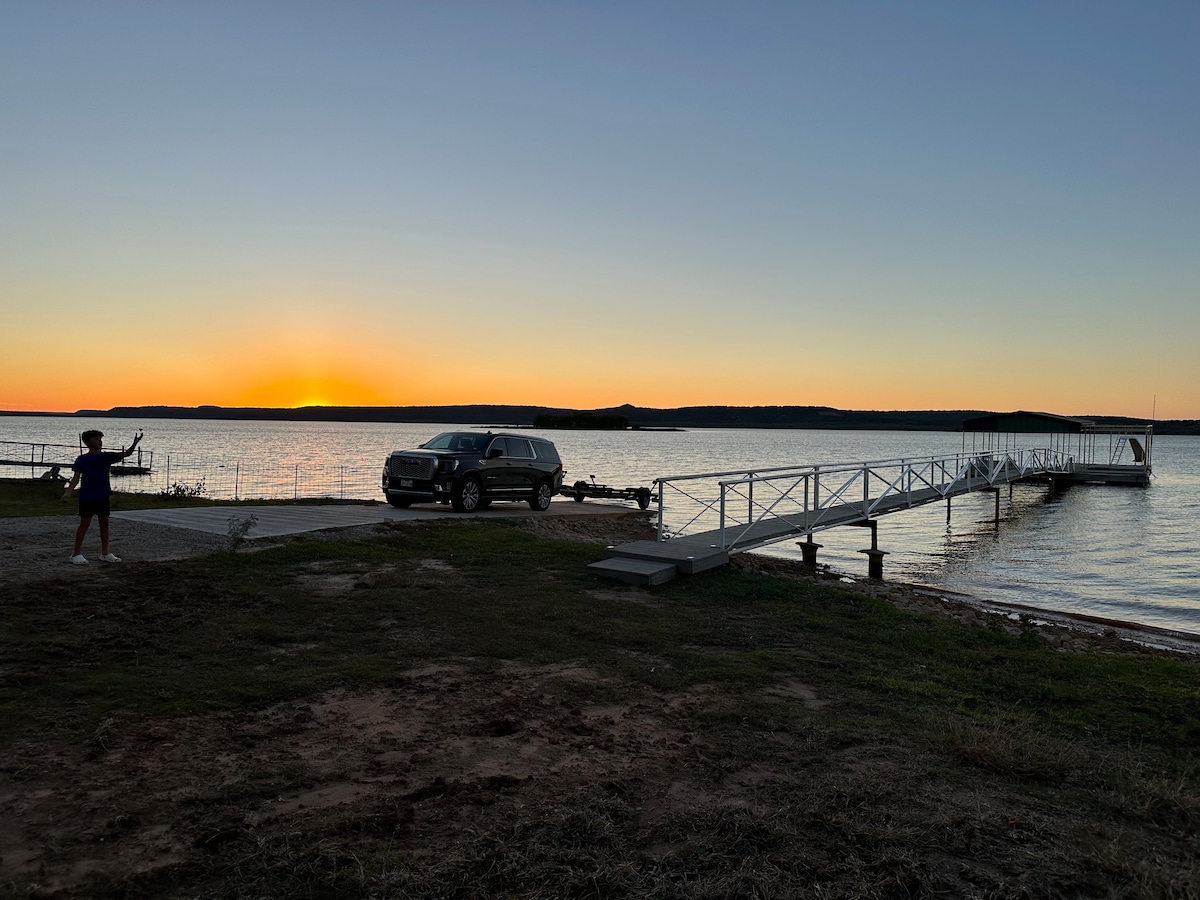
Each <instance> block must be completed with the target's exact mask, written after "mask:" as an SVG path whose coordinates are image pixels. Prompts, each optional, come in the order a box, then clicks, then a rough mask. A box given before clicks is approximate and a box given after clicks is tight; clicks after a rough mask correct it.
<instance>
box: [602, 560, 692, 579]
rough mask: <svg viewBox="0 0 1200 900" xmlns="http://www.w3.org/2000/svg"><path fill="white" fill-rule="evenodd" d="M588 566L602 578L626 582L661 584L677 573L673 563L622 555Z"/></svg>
mask: <svg viewBox="0 0 1200 900" xmlns="http://www.w3.org/2000/svg"><path fill="white" fill-rule="evenodd" d="M588 568H589V569H590V570H591V571H593V572H595V573H596V574H597V575H600V576H602V577H604V578H615V579H617V580H618V581H623V582H625V583H626V584H646V585H654V584H662V583H663V582H666V581H670V580H671V579H673V578H674V577H675V576H676V575H677V574H678V573H679V570H678V569H677V568H676V566H675V564H674V563H670V562H661V561H654V560H645V559H626V558H623V557H614V558H612V559H602V560H600V562H594V563H592V564H591V565H590V566H588Z"/></svg>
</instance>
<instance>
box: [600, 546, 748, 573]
mask: <svg viewBox="0 0 1200 900" xmlns="http://www.w3.org/2000/svg"><path fill="white" fill-rule="evenodd" d="M604 556H605V557H606V558H608V559H638V560H645V561H648V562H657V563H670V564H672V565H674V566H676V567H677V568H678V569H679V574H680V575H695V574H697V573H698V572H704V571H706V570H708V569H715V568H716V567H717V566H723V565H725V564H727V563H728V562H729V552H728V551H726V550H720V549H718V548H716V547H713V546H712V545H711V544H709V543H708V542H707V540H706V539H701V540H700V541H696V540H692V539H690V538H679V539H676V540H671V541H634V542H632V543H629V544H621V545H620V546H617V547H608V548H606V549H605V551H604Z"/></svg>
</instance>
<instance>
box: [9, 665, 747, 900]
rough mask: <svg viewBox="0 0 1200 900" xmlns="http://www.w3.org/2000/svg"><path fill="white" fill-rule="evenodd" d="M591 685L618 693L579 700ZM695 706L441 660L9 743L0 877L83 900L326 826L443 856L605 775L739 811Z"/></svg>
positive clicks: (554, 669)
mask: <svg viewBox="0 0 1200 900" xmlns="http://www.w3.org/2000/svg"><path fill="white" fill-rule="evenodd" d="M580 685H585V686H587V687H588V688H589V691H588V692H589V693H594V694H601V695H603V696H604V698H605V699H604V700H603V701H602V702H594V703H589V702H580V700H579V691H578V688H579V686H580ZM622 697H625V698H628V699H619V698H622ZM695 702H696V698H693V697H691V696H689V695H688V694H683V695H671V696H665V695H658V694H655V693H653V692H647V691H646V689H645V688H644V687H641V686H638V687H636V689H635V688H633V687H632V686H630V685H628V684H625V683H622V682H621V681H619V680H618V679H615V678H612V677H607V676H602V675H600V674H599V673H597V672H595V671H592V670H590V669H584V668H580V667H577V666H561V665H560V666H545V667H541V668H535V667H529V666H520V665H510V666H506V667H504V668H503V669H501V670H500V671H499V672H498V673H496V674H495V675H494V676H491V675H489V676H481V675H478V674H472V673H471V672H469V671H468V670H467V669H466V668H464V667H462V666H458V665H442V666H431V667H426V668H423V669H419V670H413V671H410V672H408V673H406V674H405V675H404V676H403V677H402V678H401V679H400V680H399V682H398V683H397V684H396V685H395V686H393V687H391V688H388V689H375V690H369V691H364V692H351V691H344V690H335V691H330V692H328V693H326V694H323V695H321V696H319V697H316V698H314V699H312V700H311V701H303V702H293V703H284V704H279V705H275V706H271V707H268V708H265V709H261V710H258V711H250V712H244V713H222V714H219V715H214V716H207V717H191V718H185V719H179V720H174V721H170V722H136V723H134V722H123V721H121V720H120V719H112V720H109V721H108V722H106V723H105V725H104V727H102V728H101V729H99V730H98V731H97V733H96V734H95V735H94V736H93V738H92V740H91V741H90V742H88V744H87V745H86V746H80V745H78V744H70V743H54V742H52V741H49V742H47V741H39V742H37V743H21V744H17V745H15V746H13V747H11V748H10V752H9V759H8V761H7V763H6V766H5V768H6V770H7V772H8V774H9V776H10V777H9V778H8V779H5V783H4V784H3V787H2V788H0V846H2V847H4V858H3V862H2V867H3V868H2V871H3V879H4V881H5V882H7V883H8V884H10V885H22V886H24V887H26V888H29V889H33V890H35V891H38V892H56V891H64V892H66V893H68V894H73V895H76V894H77V895H84V894H86V893H87V892H88V888H87V886H88V885H89V884H93V885H100V884H104V885H108V886H111V885H113V884H117V883H120V881H121V880H122V879H124V878H125V877H126V876H127V875H129V874H131V873H133V874H136V873H143V874H144V873H147V872H153V871H156V870H166V869H170V868H172V867H177V866H180V865H185V864H194V863H202V862H203V861H204V860H205V859H207V858H209V857H210V856H211V855H212V854H214V853H219V852H223V851H225V850H229V849H231V848H233V847H235V846H237V847H241V848H243V849H244V848H246V847H248V846H252V845H253V844H254V843H256V842H257V843H276V842H286V840H287V839H288V835H289V834H291V833H293V832H296V831H303V832H310V831H313V830H317V829H319V830H323V831H328V832H329V833H331V834H335V835H360V836H362V835H364V834H365V835H368V836H376V837H380V838H384V839H393V838H397V837H401V836H402V837H403V840H404V844H405V847H406V849H407V851H408V852H410V853H413V854H417V855H433V854H437V853H439V852H440V851H441V850H442V849H443V848H444V847H445V846H447V845H448V844H451V843H453V842H456V841H459V840H461V839H462V835H463V834H469V833H471V832H475V831H488V830H491V829H493V828H496V827H497V826H499V825H500V824H502V823H508V824H509V825H511V824H512V823H514V822H517V821H521V820H523V819H530V818H532V817H535V816H537V815H540V814H541V811H542V809H543V807H544V806H545V805H546V804H549V803H552V802H556V801H555V798H560V799H561V797H562V795H563V793H564V788H566V787H571V788H575V789H586V788H589V787H592V786H595V785H598V784H603V783H605V782H620V783H621V784H624V785H629V786H631V789H632V788H633V787H634V786H637V785H652V786H653V787H652V788H648V790H650V792H651V793H658V794H665V795H671V796H675V797H680V796H687V797H691V798H692V799H693V802H696V803H703V804H704V805H705V806H721V805H728V804H735V805H736V804H737V803H739V802H741V794H742V793H743V788H742V787H741V786H740V784H739V781H738V780H737V779H730V778H725V777H718V776H719V775H720V774H721V773H719V772H718V770H717V769H716V768H715V767H714V764H713V762H712V761H711V759H710V757H712V756H713V751H712V750H711V748H708V747H706V746H704V745H703V744H701V743H700V742H698V740H697V739H696V737H695V736H694V735H693V734H692V731H691V728H690V727H689V717H690V715H691V714H692V712H693V707H694V705H695Z"/></svg>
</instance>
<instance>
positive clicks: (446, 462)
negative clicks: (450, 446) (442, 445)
mask: <svg viewBox="0 0 1200 900" xmlns="http://www.w3.org/2000/svg"><path fill="white" fill-rule="evenodd" d="M457 468H458V460H457V459H439V460H438V468H437V470H438V474H439V475H449V474H450V473H451V472H453V471H454V470H455V469H457Z"/></svg>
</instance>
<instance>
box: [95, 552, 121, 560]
mask: <svg viewBox="0 0 1200 900" xmlns="http://www.w3.org/2000/svg"><path fill="white" fill-rule="evenodd" d="M100 558H101V559H102V560H104V561H105V562H120V561H121V557H119V556H117V555H116V554H115V553H105V554H104V555H103V556H102V557H100Z"/></svg>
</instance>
